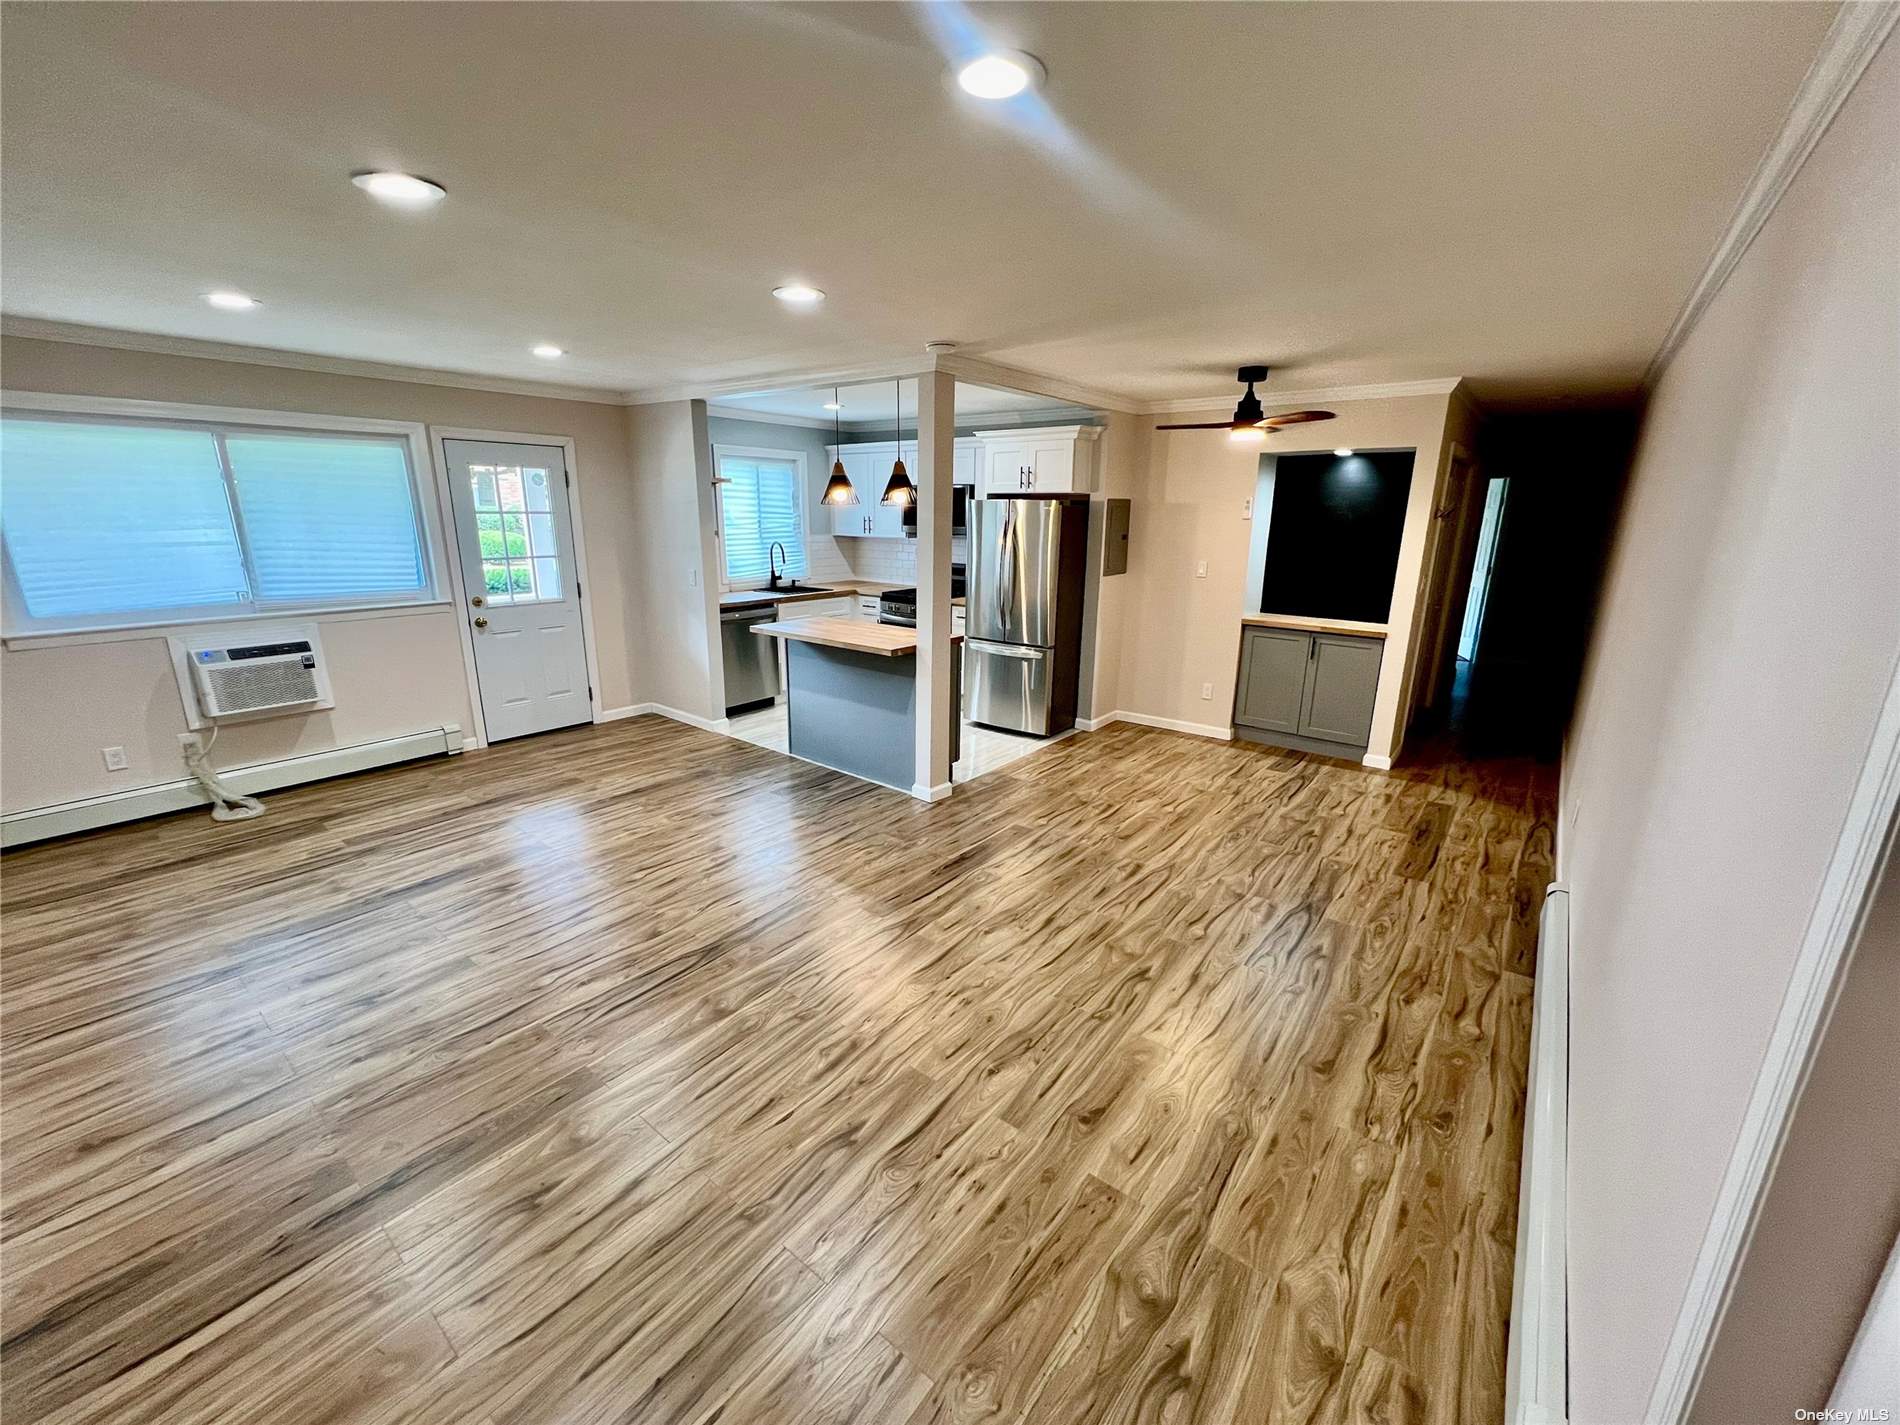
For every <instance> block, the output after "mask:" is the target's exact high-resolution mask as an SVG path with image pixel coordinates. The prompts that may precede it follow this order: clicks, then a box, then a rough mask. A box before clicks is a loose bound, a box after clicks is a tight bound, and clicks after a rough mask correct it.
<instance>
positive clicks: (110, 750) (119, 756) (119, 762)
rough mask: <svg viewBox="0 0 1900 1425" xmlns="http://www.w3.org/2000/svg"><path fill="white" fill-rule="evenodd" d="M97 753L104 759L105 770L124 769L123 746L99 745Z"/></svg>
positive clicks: (117, 770) (115, 770) (121, 770)
mask: <svg viewBox="0 0 1900 1425" xmlns="http://www.w3.org/2000/svg"><path fill="white" fill-rule="evenodd" d="M99 755H100V756H101V757H103V758H105V759H106V771H108V772H123V771H124V770H125V749H124V748H123V747H101V748H100V749H99Z"/></svg>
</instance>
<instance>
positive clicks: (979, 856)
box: [0, 718, 1550, 1425]
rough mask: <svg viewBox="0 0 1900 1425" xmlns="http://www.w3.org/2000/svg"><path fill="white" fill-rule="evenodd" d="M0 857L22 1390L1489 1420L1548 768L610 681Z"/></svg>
mask: <svg viewBox="0 0 1900 1425" xmlns="http://www.w3.org/2000/svg"><path fill="white" fill-rule="evenodd" d="M267 800H268V804H269V807H270V811H269V814H268V815H267V816H265V817H264V818H262V819H260V820H258V821H254V822H245V823H237V824H232V825H216V824H214V823H212V822H211V821H210V820H209V819H207V818H204V817H201V816H198V815H189V816H179V817H173V818H169V819H167V820H164V821H162V822H158V823H152V824H147V825H143V826H136V827H130V828H123V829H119V830H116V831H112V832H107V833H101V834H97V835H93V836H89V837H84V838H79V839H75V840H70V841H67V842H64V843H60V844H54V845H48V846H44V847H39V848H33V849H28V850H25V851H21V852H16V853H13V854H10V855H8V856H7V857H6V858H5V859H4V862H0V877H3V878H4V881H3V888H0V890H3V894H0V902H3V914H0V934H3V936H4V951H3V952H0V1050H3V1052H0V1105H3V1110H4V1118H3V1120H0V1135H3V1136H0V1151H3V1154H4V1164H3V1166H4V1200H3V1202H0V1230H3V1231H4V1258H3V1261H4V1302H3V1308H4V1309H3V1311H0V1327H3V1329H4V1343H3V1344H0V1371H3V1372H4V1378H3V1382H0V1383H3V1386H4V1399H5V1415H6V1418H7V1420H8V1421H9V1422H14V1425H26V1422H29V1421H59V1422H81V1421H89V1422H90V1421H97V1422H105V1421H111V1422H120V1425H125V1422H140V1421H154V1422H155V1421H165V1422H196V1421H204V1422H219V1425H238V1422H251V1421H256V1422H271V1425H304V1422H313V1421H349V1422H353V1423H356V1425H383V1422H405V1423H406V1425H425V1423H426V1425H436V1422H440V1423H441V1425H448V1422H454V1425H557V1422H558V1425H584V1422H594V1421H601V1422H606V1421H623V1422H638V1423H639V1425H662V1422H712V1421H718V1422H725V1425H734V1422H771V1425H818V1422H834V1423H835V1425H841V1423H842V1422H846V1421H864V1422H880V1425H882V1423H883V1422H898V1425H901V1423H902V1422H906V1421H910V1422H928V1421H973V1420H994V1421H1015V1420H1025V1421H1034V1422H1050V1425H1054V1422H1070V1423H1071V1425H1103V1422H1119V1421H1170V1422H1175V1425H1184V1422H1206V1425H1226V1422H1249V1425H1252V1422H1268V1421H1272V1422H1280V1421H1289V1422H1290V1421H1346V1420H1368V1421H1369V1420H1379V1421H1398V1420H1417V1421H1442V1422H1456V1425H1474V1423H1475V1422H1484V1421H1491V1420H1495V1419H1497V1418H1498V1417H1499V1415H1500V1413H1501V1395H1502V1374H1503V1361H1504V1351H1505V1325H1506V1320H1505V1318H1506V1312H1507V1309H1508V1301H1509V1295H1510V1278H1511V1265H1512V1245H1513V1232H1514V1217H1515V1210H1516V1201H1517V1182H1516V1178H1517V1165H1518V1144H1519V1136H1520V1117H1521V1113H1522V1100H1523V1085H1524V1070H1525V1057H1526V1049H1527V1039H1528V1032H1529V1020H1530V1004H1531V981H1530V978H1529V975H1530V972H1531V969H1532V965H1531V957H1532V953H1533V944H1534V923H1533V922H1534V915H1535V911H1536V906H1537V902H1538V899H1539V897H1540V895H1541V892H1542V889H1543V886H1544V884H1545V881H1546V879H1547V877H1548V875H1549V854H1550V823H1549V789H1548V787H1547V786H1546V785H1545V784H1544V778H1543V777H1542V776H1541V774H1538V773H1536V772H1535V771H1533V770H1531V769H1527V768H1524V767H1508V766H1487V767H1472V766H1464V765H1460V764H1457V763H1455V762H1445V763H1442V764H1435V765H1430V766H1424V767H1420V768H1418V769H1415V770H1412V771H1410V772H1408V773H1404V774H1400V775H1393V774H1380V773H1375V772H1370V771H1367V770H1364V769H1362V768H1359V767H1356V766H1351V765H1348V764H1344V763H1338V762H1331V761H1326V760H1323V759H1317V758H1311V757H1303V756H1300V755H1297V754H1291V753H1281V752H1274V751H1271V750H1267V749H1263V748H1257V747H1249V746H1244V745H1238V744H1233V745H1230V744H1221V743H1215V742H1209V741H1204V740H1199V739H1196V738H1192V737H1185V736H1178V735H1175V734H1170V733H1163V732H1156V731H1151V730H1147V729H1142V728H1135V727H1129V726H1115V727H1111V728H1108V729H1105V730H1103V731H1099V732H1095V733H1091V734H1087V735H1083V736H1078V737H1074V738H1071V739H1068V740H1066V741H1064V742H1062V743H1059V744H1057V745H1055V746H1052V747H1048V748H1046V749H1044V750H1043V751H1041V752H1039V753H1038V754H1037V755H1036V756H1034V757H1032V758H1028V759H1025V760H1024V761H1022V762H1021V763H1018V764H1016V765H1014V766H1010V767H1005V768H1003V769H1002V770H1000V771H997V772H995V773H992V774H991V775H989V776H987V777H984V778H983V779H982V780H981V781H979V782H977V783H974V784H972V785H970V786H968V787H967V788H965V789H963V790H961V791H960V792H959V793H958V795H957V796H955V797H954V798H952V799H951V800H950V801H948V802H945V803H942V804H940V805H937V806H934V807H927V806H924V805H923V804H921V803H917V802H914V801H911V800H910V799H908V798H905V797H902V796H899V795H896V794H893V793H889V792H885V791H882V790H879V789H876V788H872V787H869V786H866V785H865V784H863V783H859V782H855V781H852V780H850V779H848V778H845V777H841V776H837V775H834V774H831V773H827V772H824V771H822V770H820V769H818V768H814V767H811V766H808V765H806V764H804V763H800V762H797V761H793V760H790V759H787V758H783V757H778V756H774V755H772V754H771V753H768V752H765V751H762V750H760V749H758V748H755V747H751V746H748V745H746V744H744V743H741V742H737V741H734V740H731V739H727V738H722V737H715V736H711V735H708V734H705V733H700V732H695V731H693V730H690V729H687V728H684V727H681V726H678V725H676V724H672V723H668V722H663V721H659V720H657V719H653V718H642V719H636V720H632V721H628V722H622V723H616V724H611V725H608V726H604V727H598V728H586V729H578V730H575V731H572V732H564V733H556V734H550V735H548V736H545V737H540V738H534V739H530V740H527V741H524V742H521V743H517V744H512V745H508V746H504V747H499V748H496V749H493V750H491V751H489V752H486V753H483V754H480V755H477V756H470V757H464V758H453V759H444V760H442V761H440V762H435V763H430V764H425V765H417V766H411V767H406V768H397V769H390V770H388V771H384V772H379V773H373V774H368V775H365V776H361V777H356V778H351V779H348V780H344V781H339V782H335V783H331V784H327V785H323V786H317V787H309V788H303V789H300V790H296V791H288V792H281V793H277V794H275V795H273V796H271V797H269V798H268V799H267Z"/></svg>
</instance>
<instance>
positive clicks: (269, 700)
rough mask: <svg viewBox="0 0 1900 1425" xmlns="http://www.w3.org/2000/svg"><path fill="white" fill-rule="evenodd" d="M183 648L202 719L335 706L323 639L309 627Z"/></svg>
mask: <svg viewBox="0 0 1900 1425" xmlns="http://www.w3.org/2000/svg"><path fill="white" fill-rule="evenodd" d="M225 636H226V637H227V638H228V637H229V636H230V635H229V633H226V635H225ZM182 652H183V654H184V658H185V661H186V662H187V663H188V664H189V666H190V668H191V687H192V692H193V694H194V695H195V700H196V702H197V705H198V706H197V712H198V713H199V715H200V717H202V718H204V719H223V718H233V717H254V716H259V715H264V714H269V713H272V712H306V711H311V710H313V709H316V708H319V707H334V706H336V704H335V702H334V701H333V700H332V698H331V696H330V678H329V670H328V669H327V668H326V667H325V666H324V658H323V645H322V643H321V642H319V640H318V637H317V631H316V629H315V628H313V627H309V626H304V627H299V628H294V629H283V630H277V631H273V632H271V633H260V634H257V635H251V636H249V637H247V638H246V641H244V642H241V643H236V642H234V643H222V642H220V643H215V644H213V643H209V642H208V641H200V640H196V639H194V640H191V641H190V642H189V643H188V644H187V646H186V647H185V648H184V649H183V650H182Z"/></svg>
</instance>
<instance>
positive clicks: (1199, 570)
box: [1194, 559, 1207, 579]
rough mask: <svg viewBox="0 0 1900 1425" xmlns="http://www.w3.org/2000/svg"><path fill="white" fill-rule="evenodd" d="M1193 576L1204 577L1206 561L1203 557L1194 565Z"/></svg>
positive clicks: (1205, 574) (1205, 575)
mask: <svg viewBox="0 0 1900 1425" xmlns="http://www.w3.org/2000/svg"><path fill="white" fill-rule="evenodd" d="M1194 577H1195V578H1196V579H1205V578H1206V577H1207V561H1206V560H1205V559H1203V560H1202V561H1201V562H1200V563H1198V564H1196V565H1195V566H1194Z"/></svg>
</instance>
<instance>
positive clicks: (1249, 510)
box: [1240, 495, 1253, 520]
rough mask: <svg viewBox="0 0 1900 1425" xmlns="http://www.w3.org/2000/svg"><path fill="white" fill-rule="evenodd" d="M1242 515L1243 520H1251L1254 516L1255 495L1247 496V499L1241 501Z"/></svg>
mask: <svg viewBox="0 0 1900 1425" xmlns="http://www.w3.org/2000/svg"><path fill="white" fill-rule="evenodd" d="M1240 517H1241V518H1242V519H1243V520H1250V519H1252V518H1253V496H1252V495H1249V496H1247V498H1246V499H1244V500H1242V501H1241V502H1240Z"/></svg>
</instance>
